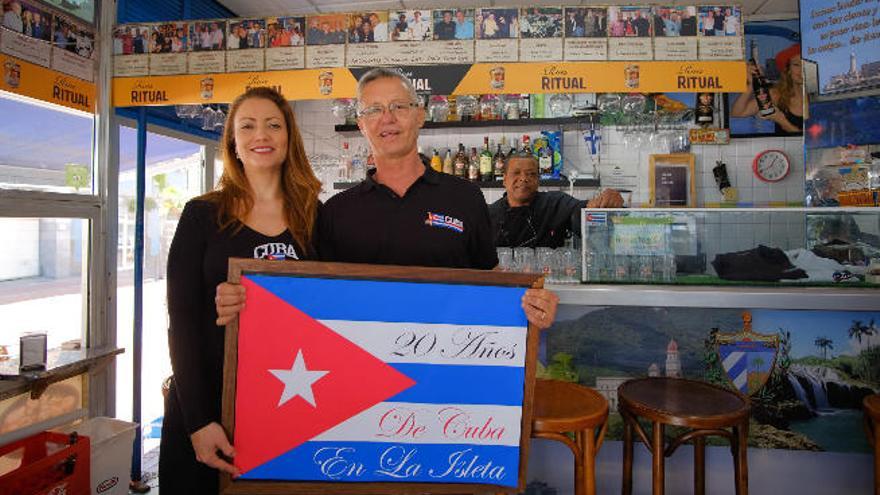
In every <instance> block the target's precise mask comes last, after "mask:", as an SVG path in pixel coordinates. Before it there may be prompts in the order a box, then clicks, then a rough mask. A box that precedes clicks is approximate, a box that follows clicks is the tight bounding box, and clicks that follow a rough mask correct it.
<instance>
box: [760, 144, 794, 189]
mask: <svg viewBox="0 0 880 495" xmlns="http://www.w3.org/2000/svg"><path fill="white" fill-rule="evenodd" d="M789 170H791V160H790V159H789V158H788V155H786V154H785V153H784V152H782V151H780V150H765V151H762V152H760V153H758V155H757V156H756V157H755V161H754V162H752V171H754V173H755V176H756V177H757V178H759V179H761V180H762V181H764V182H779V181H781V180H782V179H784V178H785V176H786V175H788V172H789Z"/></svg>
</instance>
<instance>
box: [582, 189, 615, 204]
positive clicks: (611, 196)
mask: <svg viewBox="0 0 880 495" xmlns="http://www.w3.org/2000/svg"><path fill="white" fill-rule="evenodd" d="M622 207H623V196H621V195H620V193H619V192H617V191H616V190H614V189H605V190H603V191H602V192H600V193H599V194H597V195H596V196H594V197H593V199H591V200H589V201H588V202H587V208H622Z"/></svg>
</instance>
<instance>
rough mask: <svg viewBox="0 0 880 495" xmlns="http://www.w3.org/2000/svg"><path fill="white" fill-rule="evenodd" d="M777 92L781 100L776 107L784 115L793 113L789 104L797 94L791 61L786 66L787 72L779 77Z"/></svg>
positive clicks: (783, 72)
mask: <svg viewBox="0 0 880 495" xmlns="http://www.w3.org/2000/svg"><path fill="white" fill-rule="evenodd" d="M797 89H800V88H797ZM776 91H777V94H778V95H779V98H778V99H777V101H776V107H777V108H779V109H780V110H782V112H783V113H791V108H790V103H789V102H790V101H791V97H792V96H794V92H795V86H794V80H793V79H792V78H791V60H789V61H788V64H786V65H785V70H784V71H782V74H780V75H779V81H778V82H777V83H776Z"/></svg>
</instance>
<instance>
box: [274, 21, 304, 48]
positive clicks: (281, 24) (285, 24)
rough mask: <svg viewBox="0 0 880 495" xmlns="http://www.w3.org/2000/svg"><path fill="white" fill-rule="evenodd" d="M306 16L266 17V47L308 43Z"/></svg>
mask: <svg viewBox="0 0 880 495" xmlns="http://www.w3.org/2000/svg"><path fill="white" fill-rule="evenodd" d="M305 25H306V18H305V17H269V18H267V19H266V48H284V47H290V46H303V45H305V44H306V37H305Z"/></svg>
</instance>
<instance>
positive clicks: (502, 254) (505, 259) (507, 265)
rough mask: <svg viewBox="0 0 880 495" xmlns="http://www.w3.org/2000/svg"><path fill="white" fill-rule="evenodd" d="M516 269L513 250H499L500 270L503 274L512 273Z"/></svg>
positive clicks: (503, 248) (505, 248)
mask: <svg viewBox="0 0 880 495" xmlns="http://www.w3.org/2000/svg"><path fill="white" fill-rule="evenodd" d="M514 268H515V267H514V265H513V249H511V248H509V247H500V248H498V269H499V270H501V271H503V272H511V271H513V270H514Z"/></svg>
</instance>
